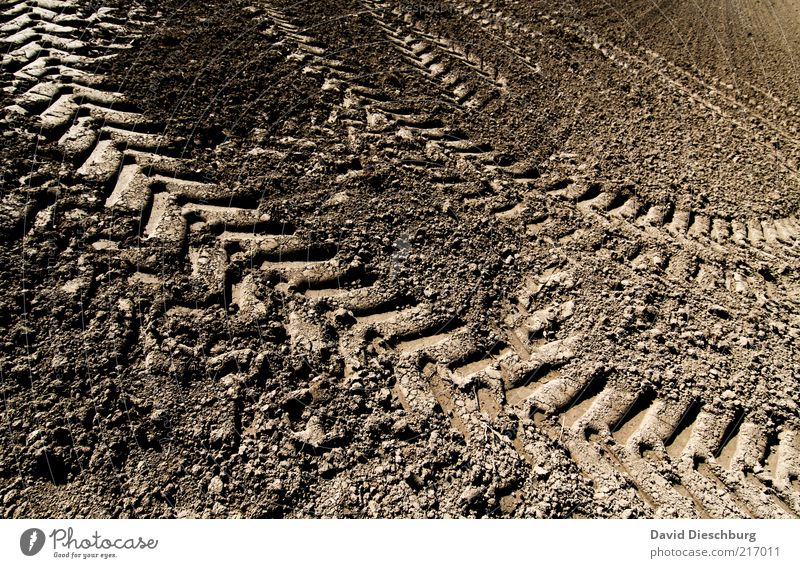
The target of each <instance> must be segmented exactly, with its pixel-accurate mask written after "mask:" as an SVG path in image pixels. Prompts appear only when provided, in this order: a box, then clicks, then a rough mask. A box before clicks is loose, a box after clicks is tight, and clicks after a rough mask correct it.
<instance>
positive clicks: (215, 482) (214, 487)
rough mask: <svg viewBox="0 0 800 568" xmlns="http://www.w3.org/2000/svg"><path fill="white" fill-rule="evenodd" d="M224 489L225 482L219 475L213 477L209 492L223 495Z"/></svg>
mask: <svg viewBox="0 0 800 568" xmlns="http://www.w3.org/2000/svg"><path fill="white" fill-rule="evenodd" d="M223 489H225V484H224V483H223V482H222V480H221V479H220V478H219V476H215V477H212V478H211V481H209V482H208V492H209V493H211V494H212V495H222V491H223Z"/></svg>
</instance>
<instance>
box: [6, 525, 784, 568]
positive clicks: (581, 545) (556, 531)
mask: <svg viewBox="0 0 800 568" xmlns="http://www.w3.org/2000/svg"><path fill="white" fill-rule="evenodd" d="M798 535H800V521H794V520H792V521H749V520H731V521H671V520H670V521H629V520H626V521H600V520H586V521H574V520H572V521H535V520H531V521H526V520H522V521H519V520H516V521H470V520H453V521H390V520H383V521H381V520H378V521H341V520H340V521H330V520H328V521H325V520H281V521H277V520H274V521H273V520H263V521H248V520H179V521H178V520H169V521H158V520H131V521H110V520H98V521H94V520H76V521H67V520H65V521H50V520H7V521H0V566H20V567H24V566H52V565H59V566H83V565H87V564H91V565H102V566H109V567H112V566H113V567H115V568H117V567H119V568H121V567H126V566H132V567H136V568H141V567H142V566H166V565H171V566H187V565H189V564H188V563H190V562H192V563H193V562H197V563H200V564H198V565H202V566H208V565H214V564H215V563H225V565H230V564H229V563H236V564H235V565H237V566H306V565H314V566H347V567H348V568H357V567H361V566H363V567H365V568H367V567H368V568H375V567H376V566H380V567H384V566H389V567H393V566H398V567H403V568H409V566H411V567H412V568H415V566H417V565H422V566H432V565H439V566H443V567H445V566H446V567H450V566H457V567H460V566H477V565H480V566H541V565H543V563H551V562H557V563H559V564H558V565H559V566H561V565H563V563H564V562H565V561H567V562H568V563H569V565H574V564H573V563H574V562H587V563H591V565H594V564H595V563H597V562H598V561H601V562H602V564H606V562H608V563H613V565H614V566H617V567H625V566H635V567H641V566H643V565H653V566H674V565H676V564H677V563H678V562H680V563H681V564H680V565H681V566H695V565H696V566H726V567H729V566H737V565H741V566H744V565H748V566H759V567H761V566H800V542H798V540H799V539H798ZM245 563H246V564H245Z"/></svg>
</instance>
